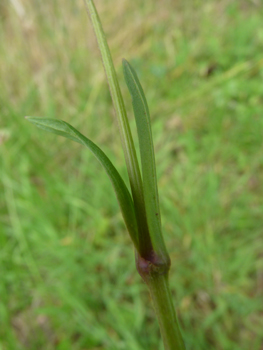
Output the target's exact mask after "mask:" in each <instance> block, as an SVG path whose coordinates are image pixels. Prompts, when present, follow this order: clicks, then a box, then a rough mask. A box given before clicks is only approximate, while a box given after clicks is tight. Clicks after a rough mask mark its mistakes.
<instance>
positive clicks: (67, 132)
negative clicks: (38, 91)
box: [26, 117, 138, 249]
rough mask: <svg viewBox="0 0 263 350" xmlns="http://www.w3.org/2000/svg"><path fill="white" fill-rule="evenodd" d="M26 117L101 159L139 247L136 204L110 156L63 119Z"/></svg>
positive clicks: (134, 241) (128, 226)
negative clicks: (85, 148) (80, 145)
mask: <svg viewBox="0 0 263 350" xmlns="http://www.w3.org/2000/svg"><path fill="white" fill-rule="evenodd" d="M26 119H27V120H28V121H29V122H31V123H33V124H35V125H36V126H38V127H39V128H41V129H44V130H46V131H49V132H52V133H54V134H57V135H60V136H64V137H66V138H68V139H70V140H73V141H75V142H78V143H80V144H82V145H84V146H86V147H88V148H89V149H90V151H91V152H92V153H93V154H94V155H95V157H96V158H97V159H98V160H99V162H100V163H101V165H102V166H103V168H104V169H105V171H106V173H107V174H108V176H109V178H110V180H111V183H112V185H113V188H114V191H115V193H116V196H117V199H118V202H119V205H120V209H121V212H122V215H123V218H124V221H125V224H126V226H127V229H128V231H129V233H130V236H131V239H132V241H133V243H134V245H135V247H136V248H137V249H138V228H137V221H136V217H135V211H134V204H133V201H132V198H131V195H130V192H129V191H128V189H127V187H126V185H125V183H124V181H123V179H122V178H121V176H120V174H119V173H118V171H117V170H116V168H115V167H114V165H113V164H112V163H111V161H110V160H109V158H108V157H107V156H106V155H105V153H104V152H103V151H102V150H101V149H100V148H99V147H98V146H96V145H95V144H94V143H93V142H92V141H91V140H89V139H88V138H86V137H85V136H84V135H82V134H81V133H80V132H79V131H77V130H76V129H75V128H73V126H71V125H70V124H68V123H66V122H64V121H62V120H58V119H50V118H39V117H26Z"/></svg>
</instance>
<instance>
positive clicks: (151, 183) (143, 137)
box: [123, 60, 169, 259]
mask: <svg viewBox="0 0 263 350" xmlns="http://www.w3.org/2000/svg"><path fill="white" fill-rule="evenodd" d="M123 71H124V77H125V81H126V84H127V86H128V89H129V92H130V94H131V97H132V105H133V111H134V115H135V119H136V125H137V132H138V137H139V145H140V154H141V164H142V175H143V192H144V200H145V206H146V215H147V221H148V226H149V230H150V236H151V239H152V243H153V247H154V250H155V251H156V252H158V253H159V254H160V255H162V256H163V257H164V259H169V258H168V253H167V251H166V247H165V244H164V241H163V236H162V231H161V217H160V208H159V197H158V188H157V179H156V167H155V157H154V147H153V141H152V131H151V120H150V114H149V108H148V104H147V101H146V98H145V95H144V92H143V89H142V86H141V84H140V82H139V79H138V77H137V74H136V72H135V70H134V69H133V68H132V66H131V65H130V63H129V62H128V61H126V60H123Z"/></svg>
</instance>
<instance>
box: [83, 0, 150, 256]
mask: <svg viewBox="0 0 263 350" xmlns="http://www.w3.org/2000/svg"><path fill="white" fill-rule="evenodd" d="M84 2H85V4H86V7H87V10H88V13H89V16H90V19H91V22H92V26H93V29H94V32H95V35H96V39H97V42H98V46H99V50H100V53H101V57H102V61H103V65H104V69H105V73H106V77H107V80H108V84H109V89H110V93H111V98H112V102H113V106H114V109H115V112H116V117H117V122H118V127H119V132H120V136H121V142H122V147H123V151H124V156H125V161H126V165H127V171H128V175H129V180H130V185H131V192H132V197H133V201H134V207H135V213H136V218H137V222H138V230H139V237H140V239H139V243H140V249H139V252H140V254H141V256H145V257H146V256H149V255H151V252H152V245H151V241H150V237H149V229H148V225H147V220H146V210H145V203H144V197H143V186H142V178H141V173H140V168H139V164H138V160H137V155H136V152H135V148H134V143H133V139H132V135H131V131H130V126H129V122H128V118H127V114H126V109H125V106H124V102H123V98H122V94H121V90H120V86H119V82H118V79H117V75H116V72H115V68H114V65H113V61H112V57H111V53H110V50H109V46H108V43H107V40H106V37H105V34H104V31H103V28H102V24H101V21H100V18H99V16H98V13H97V10H96V7H95V5H94V1H93V0H84Z"/></svg>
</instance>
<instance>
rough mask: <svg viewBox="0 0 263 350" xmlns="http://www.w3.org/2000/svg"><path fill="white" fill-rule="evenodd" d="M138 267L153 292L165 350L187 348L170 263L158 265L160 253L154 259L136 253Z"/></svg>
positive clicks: (152, 296) (183, 349) (182, 349)
mask: <svg viewBox="0 0 263 350" xmlns="http://www.w3.org/2000/svg"><path fill="white" fill-rule="evenodd" d="M136 267H137V270H138V272H139V274H140V275H141V277H142V278H143V280H144V282H145V283H146V284H147V286H148V289H149V292H150V294H151V298H152V301H153V306H154V309H155V313H156V316H157V319H158V322H159V326H160V330H161V335H162V339H163V343H164V348H165V350H185V345H184V341H183V338H182V335H181V331H180V328H179V324H178V320H177V317H176V312H175V308H174V305H173V300H172V294H171V290H170V287H169V280H168V275H169V269H170V264H166V265H163V266H158V255H154V256H153V259H152V261H147V260H145V259H143V258H142V257H140V256H139V255H136Z"/></svg>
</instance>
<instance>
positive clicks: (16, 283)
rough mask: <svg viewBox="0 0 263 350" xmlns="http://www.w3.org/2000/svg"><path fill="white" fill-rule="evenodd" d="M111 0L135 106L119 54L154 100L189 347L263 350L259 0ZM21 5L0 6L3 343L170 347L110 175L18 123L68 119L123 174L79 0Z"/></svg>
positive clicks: (107, 21)
mask: <svg viewBox="0 0 263 350" xmlns="http://www.w3.org/2000/svg"><path fill="white" fill-rule="evenodd" d="M112 2H113V1H104V0H101V1H98V10H99V11H100V13H101V19H102V22H103V23H104V28H105V31H106V33H107V36H108V38H109V45H110V47H111V49H112V52H113V59H114V62H115V64H116V67H117V73H118V76H119V77H120V79H121V81H122V84H121V88H122V90H123V93H124V98H125V102H126V106H127V109H128V110H129V111H130V116H131V115H132V113H131V112H132V107H131V103H130V98H129V96H128V91H127V89H126V88H125V84H124V78H123V76H122V72H121V58H122V57H125V58H127V59H129V60H130V61H132V63H133V65H134V66H135V68H136V70H137V71H138V72H139V75H140V79H141V81H142V83H143V85H144V89H145V92H146V95H147V99H148V102H149V107H150V111H151V115H152V121H153V125H152V128H153V136H154V144H155V150H156V157H157V173H158V182H159V191H160V205H161V212H162V222H163V227H164V233H165V240H166V242H167V247H168V250H169V253H170V255H171V259H172V268H171V274H170V283H171V287H172V292H173V295H174V300H175V302H176V305H177V311H178V314H179V318H180V323H181V325H182V328H183V334H184V338H185V340H186V345H187V349H189V350H192V349H193V350H210V349H216V350H241V349H242V350H250V349H253V350H260V349H262V346H263V335H262V329H263V318H262V315H263V297H262V295H263V275H262V271H263V258H262V245H263V236H262V227H263V147H262V130H263V118H262V116H263V107H262V96H263V84H262V79H263V55H262V44H263V29H262V20H263V11H262V10H263V7H262V5H261V3H260V1H258V2H257V1H224V0H222V1H219V2H218V1H217V2H216V1H207V2H205V3H203V2H200V1H192V2H184V1H181V2H180V1H179V2H173V1H168V0H165V1H164V2H163V3H164V4H165V6H163V3H162V5H161V4H157V2H156V4H155V3H154V4H153V2H151V1H139V0H137V1H133V2H129V1H122V2H121V4H122V5H121V7H120V8H119V9H118V20H116V18H115V17H114V15H113V12H111V11H110V8H111V6H112ZM117 3H118V4H119V3H120V2H118V1H117V0H116V4H117ZM26 6H27V7H26V8H25V13H26V17H23V16H22V17H19V16H18V14H17V13H16V11H15V9H14V7H12V5H11V3H9V2H7V1H6V2H3V4H2V3H1V5H0V79H1V86H2V87H4V88H2V89H1V93H0V143H1V145H0V147H1V157H0V174H1V176H0V249H1V251H0V350H20V349H21V350H35V349H38V350H40V349H45V350H53V349H56V350H57V349H58V350H68V349H71V350H86V349H91V350H102V349H105V350H117V349H127V350H133V349H134V350H140V349H141V350H142V349H162V345H161V340H160V336H159V333H158V332H159V331H158V325H157V321H156V320H155V316H154V311H153V310H152V308H151V307H150V305H149V304H150V300H149V296H148V292H147V290H146V286H145V285H144V284H143V283H142V281H141V279H140V277H139V276H138V275H137V271H136V268H135V264H134V257H133V251H132V244H131V242H130V240H129V237H128V234H127V232H126V230H125V227H124V223H123V221H122V218H121V214H120V212H119V209H118V204H117V201H116V199H115V195H114V192H113V190H112V188H111V186H110V182H109V180H108V178H107V176H106V175H105V174H104V172H103V170H102V169H101V167H100V165H99V164H97V162H96V161H95V160H94V159H93V156H92V155H91V154H90V153H89V151H88V150H86V149H84V148H83V147H81V146H80V145H77V144H74V143H69V142H67V141H66V140H64V139H63V138H58V137H56V136H53V135H49V134H46V133H45V132H42V131H40V130H39V131H37V132H36V130H35V129H34V127H33V126H31V125H29V124H28V123H27V122H26V121H25V120H24V118H23V117H24V116H25V115H36V116H37V115H39V116H46V117H49V118H53V117H57V118H61V119H64V120H66V121H68V122H70V123H71V124H72V125H73V126H75V127H77V128H79V129H80V131H82V132H83V133H84V134H85V135H87V136H88V137H90V138H91V139H92V140H94V141H95V142H96V143H97V144H99V145H100V146H101V147H102V149H103V150H104V151H105V153H106V154H107V155H108V156H109V157H110V159H111V160H112V161H113V162H114V164H115V165H116V167H117V168H118V170H119V171H120V173H121V174H122V175H123V176H124V177H125V179H127V174H126V172H125V163H124V157H123V155H122V151H121V146H120V139H119V137H118V136H117V127H116V125H115V124H114V121H113V108H112V104H111V100H110V96H109V93H108V89H107V84H106V80H105V78H104V75H103V74H104V72H103V70H102V66H101V62H100V59H99V53H98V51H97V48H96V44H95V39H94V35H93V33H92V30H91V27H90V24H89V20H88V18H87V15H86V13H85V10H84V5H83V4H82V3H81V2H80V3H78V4H77V3H76V2H68V3H67V4H66V5H65V4H64V3H63V4H62V2H60V1H54V2H52V4H51V2H47V3H45V2H44V3H43V2H42V3H38V2H33V1H31V2H27V4H26ZM60 7H61V8H60ZM87 23H88V25H87ZM131 125H132V130H133V131H135V122H134V120H133V119H131ZM137 147H138V144H137Z"/></svg>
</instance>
